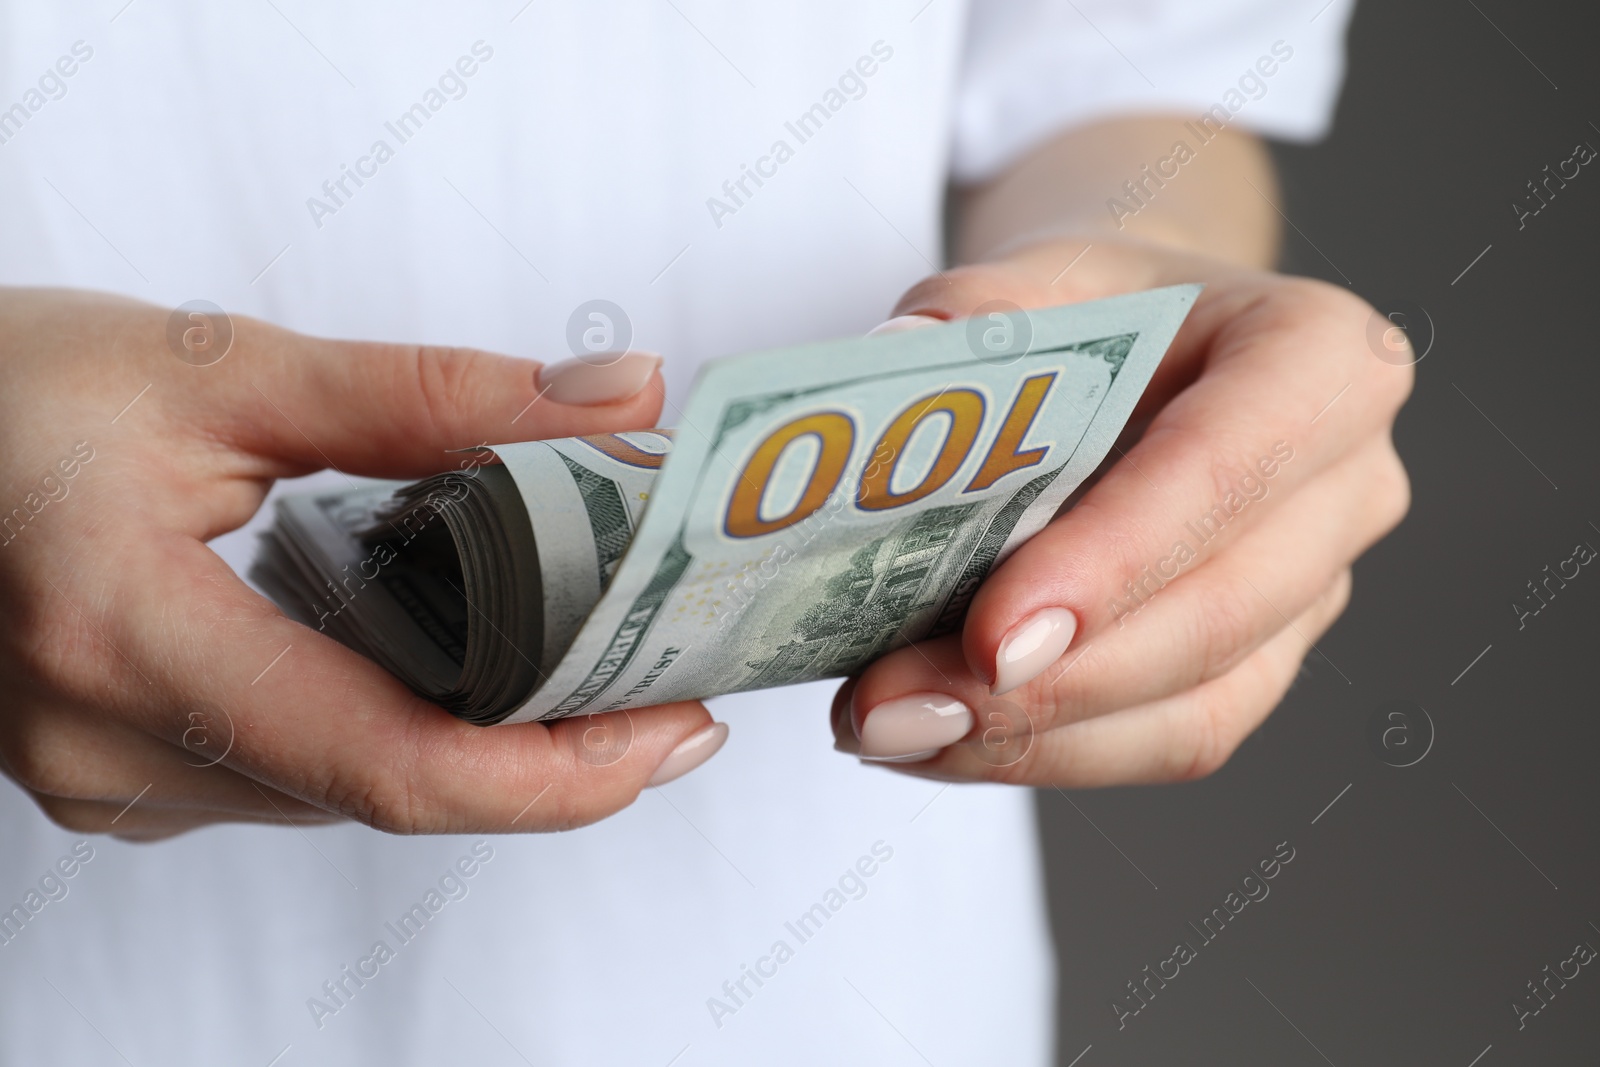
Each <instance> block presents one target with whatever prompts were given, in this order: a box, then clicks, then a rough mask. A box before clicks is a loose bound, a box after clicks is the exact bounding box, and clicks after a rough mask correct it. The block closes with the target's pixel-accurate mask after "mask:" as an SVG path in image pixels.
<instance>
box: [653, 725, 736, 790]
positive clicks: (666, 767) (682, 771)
mask: <svg viewBox="0 0 1600 1067" xmlns="http://www.w3.org/2000/svg"><path fill="white" fill-rule="evenodd" d="M727 739H728V724H727V723H725V722H714V723H712V724H711V725H710V726H707V727H706V728H705V729H703V730H697V731H695V732H694V733H692V734H690V735H689V736H688V737H686V738H684V739H683V740H682V741H680V742H678V747H677V748H675V749H673V750H672V751H671V752H669V753H667V758H666V759H664V760H662V761H661V766H659V767H657V768H656V773H654V774H652V775H651V776H650V784H651V785H666V784H667V783H668V782H670V781H673V780H674V779H677V778H682V777H683V776H684V775H686V774H688V773H689V772H690V771H692V770H694V769H695V768H696V767H698V766H700V765H701V764H702V763H704V762H705V761H706V760H708V759H710V758H711V757H712V756H715V755H716V754H717V752H718V751H719V750H721V748H722V744H723V742H724V741H726V740H727Z"/></svg>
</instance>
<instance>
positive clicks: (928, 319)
mask: <svg viewBox="0 0 1600 1067" xmlns="http://www.w3.org/2000/svg"><path fill="white" fill-rule="evenodd" d="M942 325H944V320H943V319H936V318H934V317H933V316H932V315H896V316H895V317H894V318H892V319H889V320H888V321H886V322H880V323H878V325H876V326H874V327H873V328H872V329H870V330H868V331H867V336H868V337H876V336H878V335H879V334H880V333H903V332H905V331H906V330H920V329H922V327H924V326H942Z"/></svg>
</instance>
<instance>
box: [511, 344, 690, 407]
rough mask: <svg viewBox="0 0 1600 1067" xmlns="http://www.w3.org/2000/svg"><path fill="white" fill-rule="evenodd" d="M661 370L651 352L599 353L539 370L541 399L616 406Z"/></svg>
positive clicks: (659, 361)
mask: <svg viewBox="0 0 1600 1067" xmlns="http://www.w3.org/2000/svg"><path fill="white" fill-rule="evenodd" d="M659 366H661V357H660V356H658V355H656V354H655V353H654V352H600V353H596V354H594V355H586V356H583V357H581V358H579V359H566V360H562V361H561V362H560V363H552V364H550V365H549V366H548V367H540V368H539V389H540V395H542V396H543V397H544V398H545V399H547V400H550V401H553V402H554V403H557V404H574V405H578V406H591V405H596V404H615V403H617V402H619V401H622V400H626V399H628V398H629V397H630V396H633V395H634V394H635V393H637V392H638V391H639V390H641V389H643V388H644V387H645V385H647V384H648V383H649V381H650V376H651V375H652V374H654V373H655V370H656V368H657V367H659Z"/></svg>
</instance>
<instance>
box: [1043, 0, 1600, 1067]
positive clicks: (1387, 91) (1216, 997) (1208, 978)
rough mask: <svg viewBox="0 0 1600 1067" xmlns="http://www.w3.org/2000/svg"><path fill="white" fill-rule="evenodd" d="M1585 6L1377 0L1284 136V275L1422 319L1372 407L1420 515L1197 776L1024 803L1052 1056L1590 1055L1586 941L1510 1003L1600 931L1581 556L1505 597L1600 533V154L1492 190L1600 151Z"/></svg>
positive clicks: (1447, 1058) (1198, 1059)
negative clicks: (1324, 121) (1262, 707)
mask: <svg viewBox="0 0 1600 1067" xmlns="http://www.w3.org/2000/svg"><path fill="white" fill-rule="evenodd" d="M1595 16H1596V12H1595V9H1594V8H1593V7H1592V6H1589V5H1584V6H1582V7H1580V6H1579V5H1577V4H1570V3H1569V4H1560V3H1554V2H1537V0H1536V2H1524V3H1519V4H1512V3H1510V2H1509V0H1385V2H1382V3H1379V2H1374V0H1368V2H1367V3H1365V4H1363V5H1362V6H1361V7H1360V9H1359V10H1358V13H1357V16H1356V20H1355V24H1354V26H1353V29H1352V32H1351V39H1350V55H1351V66H1350V74H1349V80H1348V82H1347V85H1346V89H1345V94H1344V98H1343V102H1342V104H1341V106H1340V111H1339V118H1338V124H1337V127H1336V130H1335V133H1334V135H1333V137H1332V138H1331V139H1330V140H1329V141H1327V142H1326V143H1324V144H1321V145H1318V146H1315V147H1311V148H1301V147H1280V148H1278V149H1277V150H1276V151H1277V156H1278V160H1279V163H1280V167H1281V170H1282V175H1283V182H1284V190H1285V191H1284V198H1283V201H1282V202H1281V204H1280V206H1281V207H1282V208H1283V209H1284V211H1285V213H1286V214H1287V216H1288V217H1289V219H1290V220H1292V223H1293V227H1294V229H1290V230H1289V236H1288V242H1287V246H1286V248H1285V267H1286V269H1288V270H1290V271H1292V272H1295V273H1302V274H1309V275H1313V276H1316V277H1320V278H1323V279H1326V280H1328V281H1331V282H1334V283H1336V284H1347V283H1348V284H1349V285H1350V286H1351V287H1352V288H1354V290H1355V291H1357V292H1359V293H1360V294H1361V295H1363V296H1365V297H1367V298H1368V299H1370V300H1374V301H1379V302H1384V301H1390V300H1394V299H1397V298H1398V299H1404V300H1409V301H1412V302H1414V303H1415V304H1420V305H1421V306H1422V307H1423V308H1425V309H1426V311H1427V313H1428V315H1429V316H1430V317H1431V319H1432V322H1433V326H1434V330H1435V332H1436V339H1435V340H1434V343H1433V346H1432V349H1431V351H1429V353H1428V355H1427V356H1426V357H1425V358H1424V359H1423V361H1422V362H1421V363H1420V364H1419V365H1418V367H1417V370H1418V379H1417V389H1416V393H1415V395H1414V396H1413V398H1412V399H1411V401H1410V403H1409V404H1408V405H1407V407H1406V408H1405V410H1404V411H1403V412H1402V414H1401V416H1400V420H1399V423H1398V426H1397V429H1396V441H1397V443H1398V446H1399V449H1400V452H1401V455H1402V456H1403V457H1404V458H1405V461H1406V465H1407V467H1408V469H1409V471H1410V473H1411V477H1412V486H1413V492H1414V503H1413V505H1412V510H1411V514H1410V516H1409V517H1408V518H1407V520H1406V522H1405V523H1404V524H1403V525H1402V526H1401V527H1400V528H1399V530H1397V531H1396V532H1395V533H1394V534H1392V535H1391V536H1390V537H1389V538H1388V539H1387V540H1385V541H1384V542H1382V543H1381V544H1379V545H1378V546H1377V547H1376V548H1375V549H1373V550H1372V551H1371V552H1369V553H1368V554H1367V555H1366V556H1365V557H1364V558H1363V559H1362V560H1361V561H1360V563H1358V564H1357V566H1356V571H1355V575H1356V578H1355V594H1354V599H1353V601H1352V603H1351V606H1350V609H1349V611H1348V612H1347V613H1346V614H1345V616H1344V618H1343V619H1342V620H1341V621H1340V622H1339V623H1338V624H1337V626H1336V627H1335V628H1334V629H1333V630H1332V631H1331V632H1330V633H1329V634H1328V635H1327V636H1326V637H1325V638H1323V639H1322V640H1321V641H1319V642H1318V645H1319V646H1320V648H1321V650H1322V652H1323V653H1325V654H1326V655H1325V656H1323V655H1319V654H1318V653H1316V652H1313V653H1312V654H1311V655H1310V656H1309V657H1308V659H1307V661H1306V666H1305V669H1304V670H1303V671H1302V674H1301V677H1300V679H1299V681H1298V682H1297V683H1296V685H1295V687H1294V689H1293V690H1292V691H1291V692H1290V694H1289V696H1288V698H1287V699H1286V700H1285V701H1284V702H1283V704H1282V706H1281V707H1280V708H1279V709H1278V711H1277V712H1276V713H1275V714H1274V715H1273V716H1272V717H1271V718H1270V719H1269V720H1268V721H1267V723H1266V725H1265V726H1264V727H1263V728H1262V729H1261V730H1260V731H1259V732H1258V733H1257V734H1256V735H1255V736H1253V737H1252V738H1251V739H1250V740H1249V741H1247V742H1246V743H1245V744H1244V746H1243V747H1242V748H1241V749H1240V751H1239V753H1238V754H1237V755H1236V756H1235V757H1234V759H1233V761H1232V762H1231V763H1230V764H1229V765H1228V766H1227V767H1225V768H1224V769H1223V770H1222V771H1221V772H1219V773H1218V774H1217V775H1215V776H1213V777H1212V778H1210V779H1207V780H1205V781H1201V782H1196V783H1190V784H1185V785H1180V786H1170V787H1159V788H1136V789H1115V790H1098V791H1080V792H1074V793H1071V794H1062V793H1058V792H1054V791H1049V790H1045V791H1042V792H1041V793H1040V794H1039V809H1040V815H1041V821H1042V824H1043V833H1044V837H1045V841H1046V843H1047V855H1048V866H1049V877H1050V883H1051V894H1052V902H1053V910H1054V925H1055V938H1056V941H1057V944H1058V948H1059V952H1060V957H1061V977H1060V995H1059V999H1060V1050H1059V1052H1060V1055H1059V1062H1060V1063H1061V1064H1070V1063H1073V1062H1074V1059H1075V1058H1076V1057H1079V1056H1082V1057H1083V1058H1082V1060H1081V1061H1080V1065H1081V1067H1102V1065H1113V1064H1140V1065H1148V1064H1274V1065H1287V1067H1293V1065H1298V1064H1306V1065H1321V1064H1327V1063H1331V1064H1336V1065H1338V1067H1347V1065H1350V1064H1406V1065H1422V1064H1441V1065H1453V1067H1468V1065H1469V1064H1473V1063H1474V1062H1476V1063H1477V1064H1478V1067H1501V1065H1503V1064H1580V1063H1583V1064H1589V1063H1600V961H1597V963H1596V964H1592V965H1590V966H1589V967H1586V968H1584V969H1583V971H1582V972H1581V973H1580V975H1579V976H1578V977H1577V978H1575V979H1573V980H1572V981H1571V982H1570V983H1569V985H1568V986H1567V988H1566V989H1564V990H1561V991H1560V992H1559V993H1558V995H1557V996H1556V997H1555V998H1554V999H1553V1000H1551V1002H1550V1004H1549V1006H1548V1007H1547V1008H1545V1009H1544V1010H1543V1011H1542V1012H1541V1013H1540V1014H1538V1015H1536V1016H1533V1017H1531V1018H1528V1019H1527V1020H1525V1022H1526V1026H1525V1028H1524V1029H1522V1030H1520V1031H1519V1030H1518V1026H1517V1018H1516V1016H1515V1014H1514V1012H1513V1010H1512V1007H1511V1004H1512V1002H1513V1000H1514V999H1516V998H1517V997H1518V996H1519V994H1520V995H1523V996H1526V987H1525V983H1526V982H1528V981H1529V980H1530V979H1535V978H1539V977H1542V974H1541V969H1542V968H1543V967H1544V966H1545V965H1546V964H1548V965H1550V966H1551V967H1552V968H1553V967H1555V966H1556V965H1557V964H1558V963H1559V962H1560V961H1562V960H1564V959H1566V958H1567V957H1568V956H1569V955H1571V954H1572V951H1573V947H1574V945H1575V944H1576V943H1577V942H1579V941H1587V942H1589V943H1590V944H1592V945H1594V946H1595V947H1597V948H1600V928H1597V927H1600V858H1597V853H1600V850H1597V848H1596V831H1597V829H1600V819H1597V814H1596V813H1597V811H1600V782H1597V773H1596V770H1597V764H1600V727H1597V725H1596V717H1595V710H1596V703H1597V702H1596V699H1595V691H1594V677H1595V672H1594V663H1595V660H1594V659H1591V658H1590V657H1595V656H1597V654H1600V649H1597V642H1596V638H1597V637H1600V566H1596V565H1591V566H1589V567H1585V568H1584V569H1583V570H1582V571H1581V573H1580V574H1579V576H1578V577H1577V578H1576V579H1573V580H1572V581H1571V582H1569V583H1568V584H1567V587H1566V588H1565V589H1564V590H1561V591H1559V593H1558V595H1557V597H1556V599H1554V600H1553V601H1551V603H1550V605H1549V606H1548V607H1547V608H1545V609H1544V610H1543V611H1541V612H1540V613H1539V614H1538V615H1537V616H1534V617H1531V618H1529V619H1527V620H1526V626H1525V628H1523V629H1521V630H1519V629H1518V620H1517V616H1516V613H1515V611H1514V610H1513V608H1512V604H1513V603H1514V602H1516V601H1517V600H1519V599H1521V598H1526V597H1527V588H1526V583H1527V582H1529V581H1530V580H1533V579H1536V578H1542V577H1543V576H1544V572H1543V568H1544V566H1545V565H1546V564H1549V565H1550V566H1551V567H1552V569H1553V568H1554V567H1555V566H1556V565H1557V564H1558V563H1559V562H1560V561H1562V560H1565V559H1566V558H1568V557H1569V556H1571V555H1572V553H1573V548H1574V546H1575V545H1576V544H1577V543H1578V542H1580V541H1587V542H1588V543H1589V544H1591V545H1593V546H1595V547H1596V548H1600V529H1597V528H1596V527H1597V526H1600V493H1597V492H1596V489H1597V487H1596V484H1595V477H1594V474H1595V470H1596V462H1595V461H1596V457H1597V455H1600V420H1597V419H1596V418H1595V415H1594V409H1595V397H1596V392H1597V386H1600V372H1597V371H1596V362H1597V356H1600V344H1597V343H1596V339H1595V335H1594V325H1595V319H1596V301H1595V298H1594V295H1593V290H1594V283H1595V281H1596V271H1595V268H1594V256H1595V243H1594V242H1595V236H1596V232H1597V229H1596V222H1597V220H1600V160H1597V161H1596V162H1595V163H1593V164H1591V165H1590V166H1588V167H1586V168H1584V170H1583V171H1582V173H1581V174H1580V175H1579V177H1577V178H1576V179H1574V180H1572V181H1571V182H1569V183H1568V185H1567V187H1566V188H1565V189H1564V190H1561V191H1560V192H1559V193H1558V195H1557V196H1556V198H1555V199H1554V200H1552V201H1551V202H1550V204H1549V206H1548V207H1546V208H1545V209H1544V210H1543V211H1542V212H1541V213H1540V214H1539V215H1537V216H1534V217H1531V218H1529V219H1527V220H1526V226H1525V228H1523V229H1521V230H1520V231H1519V229H1518V225H1517V219H1516V217H1515V215H1514V213H1513V211H1512V208H1511V204H1512V202H1513V200H1514V199H1516V198H1517V197H1518V196H1519V194H1520V195H1522V196H1526V195H1527V190H1526V183H1527V182H1528V181H1530V180H1532V179H1534V178H1536V177H1542V176H1543V174H1542V169H1543V167H1544V166H1545V165H1546V164H1549V165H1551V166H1552V168H1553V167H1554V166H1555V165H1556V164H1557V163H1559V162H1560V161H1562V160H1564V159H1566V158H1568V157H1569V156H1571V155H1572V151H1573V147H1574V145H1575V144H1576V143H1577V142H1579V141H1587V142H1588V143H1589V144H1591V145H1593V146H1595V147H1596V148H1600V129H1597V128H1596V126H1595V125H1591V120H1593V122H1595V123H1600V95H1597V92H1596V89H1597V81H1600V72H1597V70H1596V63H1595V57H1594V49H1595V46H1596V43H1597V42H1600V34H1597V32H1596V29H1597V25H1596V22H1597V20H1596V17H1595ZM1296 230H1298V231H1299V232H1296ZM1486 248H1488V251H1487V253H1484V250H1485V249H1486ZM1480 253H1484V254H1483V256H1482V258H1481V259H1480V260H1478V261H1477V263H1476V265H1474V266H1472V267H1471V269H1470V270H1467V271H1466V273H1465V275H1464V276H1463V275H1462V271H1463V270H1465V269H1466V268H1467V267H1468V265H1469V264H1472V263H1473V261H1474V258H1475V257H1477V256H1479V255H1480ZM1458 276H1460V277H1459V280H1455V279H1457V278H1458ZM1386 310H1387V308H1386ZM1413 331H1414V332H1413V338H1414V340H1415V341H1416V342H1417V343H1418V346H1419V348H1420V347H1421V346H1422V345H1423V344H1424V343H1425V340H1426V339H1425V338H1424V337H1423V336H1422V335H1423V333H1424V332H1425V328H1422V327H1418V326H1416V325H1415V324H1413ZM1469 398H1470V399H1469ZM1474 405H1476V407H1474ZM1480 409H1481V410H1480ZM1591 523H1593V524H1595V525H1591ZM1596 563H1597V564H1600V560H1597V561H1596ZM1485 649H1487V652H1485ZM1480 653H1482V657H1481V658H1480V659H1477V660H1476V662H1474V658H1475V657H1478V656H1479V655H1480ZM1330 661H1331V662H1330ZM1469 664H1471V668H1470V670H1466V672H1465V674H1463V673H1462V672H1463V670H1464V669H1466V668H1467V667H1468V665H1469ZM1334 665H1336V667H1335V666H1334ZM1341 672H1342V673H1343V675H1345V676H1348V679H1349V681H1348V683H1347V682H1346V680H1345V677H1341ZM1392 700H1401V701H1410V702H1412V703H1413V704H1415V705H1420V706H1421V707H1423V708H1425V709H1426V711H1427V713H1428V716H1429V718H1430V719H1431V721H1432V724H1433V727H1434V731H1435V740H1434V744H1433V746H1432V748H1431V749H1430V750H1428V753H1427V756H1426V758H1424V759H1422V760H1421V762H1419V763H1417V764H1416V765H1414V766H1411V767H1407V768H1395V767H1392V766H1389V765H1387V764H1386V763H1385V762H1383V761H1382V760H1381V759H1380V758H1379V755H1378V752H1377V750H1375V749H1374V748H1373V747H1372V746H1371V745H1369V742H1368V736H1367V734H1368V721H1369V719H1370V718H1371V717H1372V716H1373V715H1374V713H1375V712H1376V711H1378V709H1379V708H1380V707H1382V706H1383V705H1385V703H1386V702H1387V701H1392ZM1413 719H1414V720H1415V723H1416V725H1415V726H1414V733H1415V736H1416V737H1417V738H1418V739H1419V740H1421V739H1423V738H1422V735H1423V734H1424V733H1425V732H1426V727H1425V726H1423V725H1422V724H1421V720H1420V718H1418V717H1416V716H1415V715H1414V716H1413ZM1399 736H1400V735H1394V739H1395V740H1397V741H1398V740H1399ZM1346 786H1348V787H1349V788H1348V791H1346V792H1343V793H1342V795H1341V791H1343V790H1345V789H1346ZM1336 797H1338V800H1337V803H1334V804H1333V806H1332V807H1331V808H1330V807H1328V805H1329V803H1330V802H1332V801H1334V800H1335V798H1336ZM1324 809H1326V810H1324ZM1313 820H1316V821H1315V822H1313ZM1285 840H1287V841H1289V842H1290V843H1291V844H1292V846H1293V847H1294V849H1295V850H1296V855H1295V859H1294V861H1293V862H1292V863H1291V864H1289V865H1288V866H1286V867H1285V868H1284V869H1283V870H1282V872H1281V873H1280V874H1279V875H1278V877H1277V878H1275V879H1274V880H1273V881H1272V882H1271V883H1269V884H1270V886H1271V892H1270V895H1269V896H1268V897H1267V898H1266V899H1264V900H1262V901H1260V902H1259V903H1255V904H1250V905H1248V906H1247V907H1246V908H1245V909H1244V910H1243V911H1242V913H1241V914H1239V915H1238V917H1237V918H1236V919H1234V920H1233V921H1232V922H1231V923H1229V925H1228V927H1227V929H1226V930H1225V931H1224V932H1223V933H1222V934H1221V935H1220V936H1219V937H1218V938H1217V939H1216V940H1215V941H1214V942H1212V943H1210V944H1206V945H1204V946H1203V947H1200V948H1199V952H1198V954H1197V958H1196V959H1195V960H1194V961H1193V962H1192V963H1190V964H1189V965H1187V966H1185V967H1183V968H1182V969H1181V971H1180V974H1179V976H1178V977H1177V978H1176V979H1174V980H1172V981H1171V982H1170V983H1168V985H1167V986H1166V988H1165V989H1161V990H1158V992H1157V994H1156V996H1155V998H1154V999H1153V1000H1151V1001H1150V1003H1149V1005H1148V1006H1147V1007H1146V1008H1144V1009H1143V1010H1142V1011H1141V1012H1140V1013H1139V1014H1138V1015H1137V1016H1133V1017H1131V1018H1129V1019H1127V1020H1126V1028H1125V1029H1122V1030H1120V1031H1119V1030H1118V1026H1117V1017H1116V1015H1115V1013H1114V1012H1113V1010H1112V1008H1111V1003H1112V1001H1113V999H1114V998H1115V997H1116V996H1117V995H1118V994H1126V992H1127V990H1126V986H1125V983H1126V982H1128V981H1129V980H1131V979H1134V978H1136V977H1141V968H1142V967H1143V966H1144V965H1146V964H1149V965H1151V967H1152V968H1154V967H1155V966H1156V964H1157V963H1158V962H1159V961H1160V960H1162V959H1164V958H1165V957H1167V956H1168V955H1170V954H1171V952H1172V948H1173V945H1174V944H1175V943H1176V942H1177V941H1178V940H1179V939H1180V938H1185V939H1187V940H1188V941H1189V942H1190V944H1192V945H1196V946H1199V945H1201V940H1200V938H1198V937H1197V936H1195V934H1194V933H1193V932H1192V931H1190V930H1189V929H1188V927H1187V925H1186V924H1187V923H1189V922H1194V923H1197V924H1198V923H1199V921H1200V920H1201V918H1202V917H1203V916H1204V915H1205V914H1206V913H1207V912H1209V910H1210V909H1211V908H1213V907H1215V906H1218V905H1220V904H1221V903H1222V899H1223V897H1224V896H1225V895H1226V894H1227V893H1228V892H1229V890H1230V889H1232V888H1233V887H1235V886H1236V885H1237V884H1238V882H1239V880H1240V879H1241V878H1242V877H1243V876H1244V875H1245V874H1246V873H1247V872H1248V871H1249V869H1250V868H1251V866H1252V865H1253V864H1255V863H1256V861H1258V860H1259V859H1262V858H1264V857H1266V856H1268V855H1269V854H1270V853H1271V852H1272V850H1273V847H1274V845H1276V844H1277V843H1278V842H1280V841H1285ZM1591 924H1595V925H1591ZM1091 1045H1092V1046H1093V1047H1092V1049H1090V1050H1089V1051H1088V1052H1087V1054H1085V1051H1084V1050H1085V1049H1086V1048H1088V1047H1089V1046H1091ZM1491 1046H1492V1047H1491ZM1480 1056H1481V1059H1478V1060H1476V1061H1475V1059H1474V1058H1475V1057H1480Z"/></svg>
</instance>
